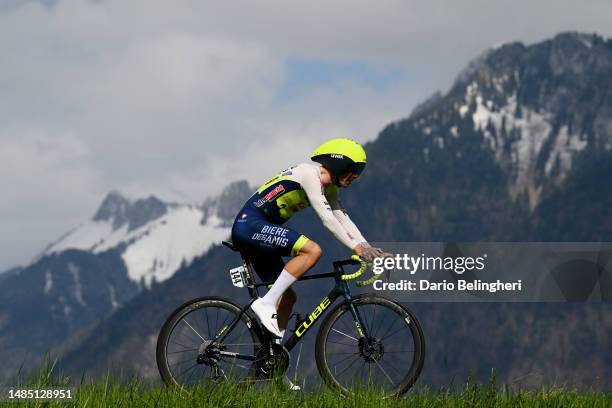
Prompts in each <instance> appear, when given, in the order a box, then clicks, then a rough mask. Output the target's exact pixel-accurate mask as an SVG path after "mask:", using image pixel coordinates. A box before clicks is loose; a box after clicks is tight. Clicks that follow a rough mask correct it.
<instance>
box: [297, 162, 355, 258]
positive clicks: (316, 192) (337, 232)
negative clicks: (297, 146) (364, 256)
mask: <svg viewBox="0 0 612 408" xmlns="http://www.w3.org/2000/svg"><path fill="white" fill-rule="evenodd" d="M305 170H306V169H305ZM300 184H301V186H302V188H303V189H304V192H306V196H308V201H309V202H310V205H311V206H312V208H313V209H314V210H315V212H316V213H317V215H318V216H319V218H320V219H321V221H322V222H323V225H324V226H325V228H327V229H328V230H329V231H330V232H331V233H332V234H333V235H334V237H336V239H337V240H338V241H340V242H341V243H343V244H344V245H346V246H347V247H349V248H350V249H351V250H352V249H354V248H355V247H356V246H357V244H359V243H360V242H361V241H359V240H358V239H356V238H355V237H353V236H352V235H351V234H350V233H349V232H348V231H347V230H346V229H345V228H344V226H343V225H342V224H341V223H340V221H338V219H337V218H336V217H335V216H334V214H333V212H332V209H331V206H330V205H329V203H328V202H327V198H326V197H325V194H323V189H322V187H321V179H320V176H319V168H318V167H316V166H312V167H310V168H308V169H307V170H306V171H304V174H303V176H302V177H301V182H300Z"/></svg>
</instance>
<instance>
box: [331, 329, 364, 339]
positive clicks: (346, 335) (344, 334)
mask: <svg viewBox="0 0 612 408" xmlns="http://www.w3.org/2000/svg"><path fill="white" fill-rule="evenodd" d="M332 331H335V332H336V333H340V334H341V335H343V336H345V337H348V338H349V339H351V340H355V341H358V340H357V339H356V338H354V337H353V336H349V335H348V334H346V333H343V332H341V331H340V330H336V329H332Z"/></svg>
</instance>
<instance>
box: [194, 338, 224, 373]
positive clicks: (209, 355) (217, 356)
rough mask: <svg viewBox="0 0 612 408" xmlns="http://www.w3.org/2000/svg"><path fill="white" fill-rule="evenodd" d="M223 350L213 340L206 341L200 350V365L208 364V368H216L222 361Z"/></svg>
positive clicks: (198, 360)
mask: <svg viewBox="0 0 612 408" xmlns="http://www.w3.org/2000/svg"><path fill="white" fill-rule="evenodd" d="M221 350H222V347H220V346H219V345H218V344H216V343H213V342H212V341H211V340H205V341H204V342H203V343H202V344H201V345H200V347H199V349H198V359H197V362H198V364H206V365H208V366H211V367H212V366H216V365H217V364H218V363H219V360H221Z"/></svg>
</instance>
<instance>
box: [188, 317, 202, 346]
mask: <svg viewBox="0 0 612 408" xmlns="http://www.w3.org/2000/svg"><path fill="white" fill-rule="evenodd" d="M183 321H184V322H185V324H186V325H187V326H189V328H190V329H191V330H193V332H194V333H195V334H197V335H198V337H199V338H201V339H202V341H206V340H204V337H202V336H200V333H198V332H197V331H196V329H194V328H193V327H192V326H191V325H190V324H189V322H188V321H187V318H184V319H183Z"/></svg>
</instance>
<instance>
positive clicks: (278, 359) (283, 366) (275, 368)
mask: <svg viewBox="0 0 612 408" xmlns="http://www.w3.org/2000/svg"><path fill="white" fill-rule="evenodd" d="M290 363H291V357H290V356H289V352H288V351H287V349H286V348H285V347H283V346H282V345H280V344H276V343H273V344H272V353H271V352H270V345H269V344H268V345H263V346H262V348H261V349H260V350H259V351H258V352H257V354H256V355H255V361H253V364H252V365H251V369H250V370H249V377H251V378H252V379H259V380H260V379H272V378H276V377H279V376H282V375H283V374H285V372H286V371H287V370H288V369H289V365H290Z"/></svg>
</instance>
